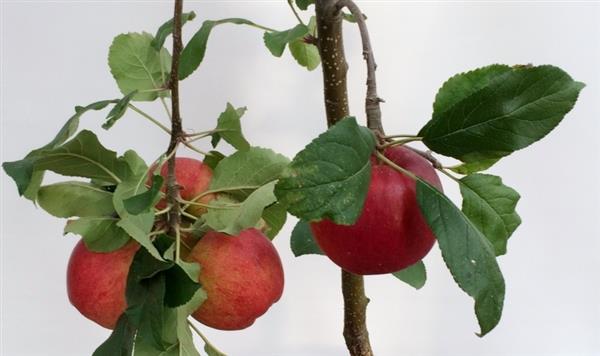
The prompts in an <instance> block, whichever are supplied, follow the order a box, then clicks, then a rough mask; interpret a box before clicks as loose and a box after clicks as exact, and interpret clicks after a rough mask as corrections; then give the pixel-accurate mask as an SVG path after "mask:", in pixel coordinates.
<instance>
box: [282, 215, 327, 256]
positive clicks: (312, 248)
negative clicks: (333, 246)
mask: <svg viewBox="0 0 600 356" xmlns="http://www.w3.org/2000/svg"><path fill="white" fill-rule="evenodd" d="M290 247H291V249H292V252H293V253H294V256H296V257H300V256H302V255H324V254H325V253H323V251H322V250H321V248H320V247H319V245H318V244H317V242H316V241H315V237H314V235H313V233H312V230H311V229H310V224H309V223H308V222H306V221H304V220H298V223H297V224H296V226H295V227H294V230H292V237H291V239H290Z"/></svg>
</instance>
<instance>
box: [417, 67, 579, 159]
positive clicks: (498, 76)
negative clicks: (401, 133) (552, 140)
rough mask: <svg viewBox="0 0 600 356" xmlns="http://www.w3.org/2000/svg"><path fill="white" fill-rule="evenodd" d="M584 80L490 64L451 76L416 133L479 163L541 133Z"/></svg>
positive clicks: (521, 145)
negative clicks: (425, 122) (431, 111)
mask: <svg viewBox="0 0 600 356" xmlns="http://www.w3.org/2000/svg"><path fill="white" fill-rule="evenodd" d="M583 87H584V84H583V83H580V82H576V81H574V80H573V79H572V78H571V77H570V76H569V75H568V74H567V73H565V72H564V71H562V70H561V69H560V68H557V67H553V66H548V65H546V66H539V67H529V66H525V67H522V66H521V67H507V66H499V65H494V66H489V67H485V68H481V69H478V70H476V71H473V72H468V73H464V74H460V75H457V76H455V77H453V78H452V79H450V80H449V81H448V82H447V83H446V84H445V85H444V86H442V88H441V89H440V92H439V93H438V95H437V97H436V102H435V104H434V112H433V117H432V119H431V120H430V121H429V122H428V123H427V124H426V125H425V127H423V128H422V129H421V131H420V132H419V136H422V137H423V142H424V143H425V144H426V145H427V147H429V148H430V149H431V150H433V151H435V152H438V153H440V154H443V155H446V156H451V157H454V158H457V159H460V160H461V161H463V162H474V161H481V160H482V159H492V158H499V157H502V156H506V155H508V154H510V153H511V152H513V151H516V150H519V149H522V148H525V147H527V146H529V145H531V144H532V143H534V142H536V141H538V140H540V139H541V138H543V137H544V136H546V135H547V134H548V133H549V132H550V131H552V129H554V128H555V127H556V126H557V125H558V124H559V122H560V121H561V120H562V119H563V117H564V116H565V115H566V114H567V113H568V112H569V111H570V110H571V109H572V108H573V106H574V105H575V101H576V100H577V97H578V95H579V92H580V91H581V89H582V88H583Z"/></svg>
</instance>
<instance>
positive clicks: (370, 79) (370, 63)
mask: <svg viewBox="0 0 600 356" xmlns="http://www.w3.org/2000/svg"><path fill="white" fill-rule="evenodd" d="M344 7H346V8H348V10H349V11H350V12H351V13H352V15H354V18H355V19H356V23H357V24H358V28H359V30H360V37H361V40H362V47H363V58H364V59H365V61H366V62H367V96H366V98H365V112H366V114H367V126H368V127H369V128H370V129H371V130H373V131H375V133H376V134H377V135H378V136H380V135H383V134H384V131H383V125H382V124H381V107H380V105H379V103H381V102H383V100H382V99H381V98H380V97H379V95H378V94H377V78H376V75H375V71H376V70H377V64H376V63H375V56H374V55H373V48H372V47H371V39H370V38H369V30H368V29H367V23H366V21H365V16H364V15H363V13H362V11H360V8H359V7H358V6H357V5H356V4H355V3H354V1H352V0H340V1H339V2H338V3H337V9H338V11H340V10H341V9H343V8H344Z"/></svg>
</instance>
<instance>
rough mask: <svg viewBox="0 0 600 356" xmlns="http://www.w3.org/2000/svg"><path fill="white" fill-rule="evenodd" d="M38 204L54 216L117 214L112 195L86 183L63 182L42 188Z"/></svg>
mask: <svg viewBox="0 0 600 356" xmlns="http://www.w3.org/2000/svg"><path fill="white" fill-rule="evenodd" d="M37 202H38V204H39V205H40V207H42V209H44V210H46V211H47V212H48V213H50V214H51V215H53V216H56V217H59V218H70V217H72V216H82V217H88V216H108V215H112V214H113V213H114V212H115V209H114V207H113V204H112V193H110V192H107V191H106V190H104V189H102V188H101V187H98V186H96V185H93V184H90V183H85V182H62V183H55V184H50V185H46V186H43V187H41V188H40V190H39V192H38V197H37Z"/></svg>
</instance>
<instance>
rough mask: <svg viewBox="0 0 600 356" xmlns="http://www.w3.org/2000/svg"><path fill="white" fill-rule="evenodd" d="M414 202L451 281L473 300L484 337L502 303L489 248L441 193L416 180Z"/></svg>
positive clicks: (501, 280)
mask: <svg viewBox="0 0 600 356" xmlns="http://www.w3.org/2000/svg"><path fill="white" fill-rule="evenodd" d="M417 201H418V203H419V207H420V209H421V212H422V213H423V216H424V217H425V220H426V221H427V224H428V225H429V227H430V228H431V230H432V231H433V233H434V234H435V237H436V238H437V240H438V244H439V246H440V249H441V250H442V257H443V258H444V261H445V262H446V265H447V266H448V269H449V270H450V273H451V274H452V276H453V277H454V280H455V281H456V283H457V284H458V285H459V287H460V288H461V289H462V290H463V291H465V292H466V293H467V294H468V295H470V296H471V297H473V298H474V299H475V314H476V315H477V320H478V321H479V326H480V328H481V333H480V334H479V336H484V335H485V334H487V333H488V332H490V331H491V330H492V329H493V328H494V327H495V326H496V325H497V324H498V322H499V321H500V317H501V315H502V307H503V304H504V291H505V290H504V289H505V286H504V278H503V277H502V273H501V272H500V268H499V267H498V263H497V262H496V256H495V254H494V250H493V247H492V245H491V244H490V243H489V241H488V240H487V239H486V238H485V236H483V235H482V234H481V232H480V231H479V230H478V229H477V227H475V225H473V223H472V222H471V221H470V220H469V219H468V218H467V217H466V216H465V215H464V214H463V213H462V212H461V211H460V210H459V209H458V208H457V207H456V206H455V205H454V204H453V203H452V202H451V201H450V200H449V199H448V198H447V197H446V196H445V195H444V194H442V193H441V192H439V191H438V190H437V189H435V188H434V187H432V186H431V185H429V184H428V183H425V182H423V181H422V180H420V179H419V180H417Z"/></svg>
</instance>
